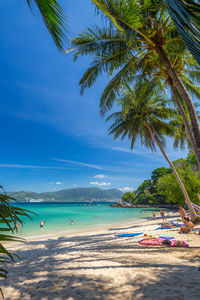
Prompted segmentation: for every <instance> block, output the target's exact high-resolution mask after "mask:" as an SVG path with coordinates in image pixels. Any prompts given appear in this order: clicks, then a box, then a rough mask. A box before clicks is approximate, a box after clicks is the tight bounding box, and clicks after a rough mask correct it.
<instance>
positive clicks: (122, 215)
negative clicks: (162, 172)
mask: <svg viewBox="0 0 200 300" xmlns="http://www.w3.org/2000/svg"><path fill="white" fill-rule="evenodd" d="M110 204H111V203H110V202H109V203H105V202H104V203H103V202H98V203H86V202H84V203H69V202H68V203H66V202H65V203H52V202H51V203H17V206H18V207H21V208H24V209H27V210H30V211H32V212H34V213H36V214H37V215H31V217H32V220H29V219H28V218H22V220H23V221H24V222H25V224H24V225H23V227H21V228H20V230H19V232H18V236H22V237H27V236H32V237H35V236H41V235H51V234H55V233H58V234H60V233H73V232H80V231H86V230H90V229H91V231H92V230H94V229H95V228H99V229H100V228H101V227H102V228H103V227H104V226H105V225H107V226H110V228H112V226H120V225H123V224H127V223H130V222H134V221H137V220H140V219H143V218H146V217H150V216H152V210H151V209H145V212H144V209H138V208H114V207H110ZM154 211H155V209H154ZM141 212H142V213H141ZM41 220H43V221H45V225H44V227H43V228H40V222H41ZM71 220H73V221H74V224H73V225H72V224H70V221H71Z"/></svg>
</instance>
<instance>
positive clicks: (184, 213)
mask: <svg viewBox="0 0 200 300" xmlns="http://www.w3.org/2000/svg"><path fill="white" fill-rule="evenodd" d="M179 213H180V215H181V219H182V221H184V219H185V218H186V217H187V214H186V211H185V209H184V208H183V207H182V206H181V205H180V206H179Z"/></svg>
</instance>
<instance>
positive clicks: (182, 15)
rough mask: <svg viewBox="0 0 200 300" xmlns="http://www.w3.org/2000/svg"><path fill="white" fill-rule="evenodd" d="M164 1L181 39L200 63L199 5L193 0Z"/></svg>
mask: <svg viewBox="0 0 200 300" xmlns="http://www.w3.org/2000/svg"><path fill="white" fill-rule="evenodd" d="M165 2H166V5H167V8H168V10H169V13H170V15H171V17H172V20H173V21H174V23H175V25H176V27H177V29H178V31H179V32H180V34H181V36H182V38H183V40H184V41H185V43H186V45H187V47H188V48H189V50H190V52H191V53H192V55H193V56H194V57H195V59H196V60H197V62H198V63H199V64H200V5H199V4H198V3H197V1H193V0H176V1H174V0H165Z"/></svg>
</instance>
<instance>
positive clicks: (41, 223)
mask: <svg viewBox="0 0 200 300" xmlns="http://www.w3.org/2000/svg"><path fill="white" fill-rule="evenodd" d="M44 223H45V221H43V220H42V221H41V222H40V228H42V227H44Z"/></svg>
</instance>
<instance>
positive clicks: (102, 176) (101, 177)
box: [94, 174, 106, 179]
mask: <svg viewBox="0 0 200 300" xmlns="http://www.w3.org/2000/svg"><path fill="white" fill-rule="evenodd" d="M94 178H100V179H103V178H106V176H105V175H103V174H99V175H95V176H94Z"/></svg>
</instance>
